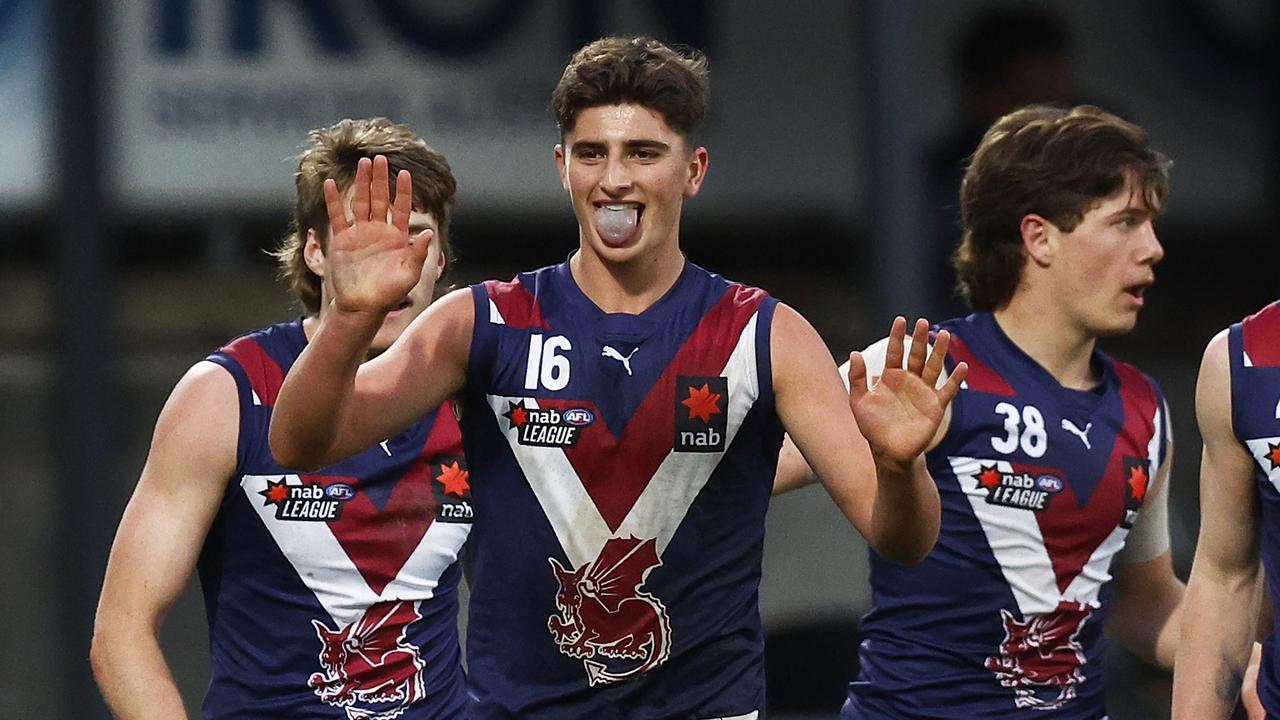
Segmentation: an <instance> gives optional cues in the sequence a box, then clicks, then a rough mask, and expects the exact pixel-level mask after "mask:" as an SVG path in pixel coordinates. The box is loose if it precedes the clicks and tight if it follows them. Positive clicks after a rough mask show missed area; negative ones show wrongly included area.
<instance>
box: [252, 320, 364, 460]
mask: <svg viewBox="0 0 1280 720" xmlns="http://www.w3.org/2000/svg"><path fill="white" fill-rule="evenodd" d="M382 318H383V315H381V314H374V313H348V312H341V311H338V310H337V309H332V308H331V311H330V312H329V313H327V314H326V315H325V317H324V319H323V320H322V321H321V323H320V325H319V327H318V328H317V329H316V332H315V335H314V337H312V339H311V341H310V342H309V343H308V345H307V349H306V350H305V351H304V352H303V353H302V355H301V356H300V357H299V358H298V360H297V362H295V363H294V365H293V368H292V369H290V370H289V374H288V376H287V377H286V378H285V381H284V385H283V386H282V387H281V389H280V396H279V398H277V400H276V405H275V407H274V408H273V411H272V417H271V430H270V443H271V452H272V454H273V455H274V456H275V458H276V462H278V463H280V464H281V465H282V466H284V467H290V468H300V469H315V468H318V467H323V466H325V465H329V464H332V463H333V462H336V461H338V460H340V459H342V458H341V456H340V455H339V454H338V452H337V446H338V444H339V443H338V441H339V438H340V434H341V431H342V428H343V425H344V423H345V422H346V421H347V419H348V415H349V413H350V411H351V409H350V404H351V399H352V396H353V395H354V392H355V376H356V371H357V370H358V369H359V367H360V363H361V362H362V361H363V360H364V358H365V356H366V355H367V353H368V350H369V345H370V343H372V342H373V338H374V336H375V335H376V334H377V332H378V328H379V327H380V326H381V324H382Z"/></svg>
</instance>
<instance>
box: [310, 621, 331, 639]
mask: <svg viewBox="0 0 1280 720" xmlns="http://www.w3.org/2000/svg"><path fill="white" fill-rule="evenodd" d="M311 624H312V625H313V626H314V627H315V629H316V634H317V635H319V636H320V637H322V638H327V637H330V636H332V635H336V634H337V633H335V632H333V631H332V630H330V629H329V628H327V627H325V625H324V623H322V622H320V621H319V620H312V621H311Z"/></svg>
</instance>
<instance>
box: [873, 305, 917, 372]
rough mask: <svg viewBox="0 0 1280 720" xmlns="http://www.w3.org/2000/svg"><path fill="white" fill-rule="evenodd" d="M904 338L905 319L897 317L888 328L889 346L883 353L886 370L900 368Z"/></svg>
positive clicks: (905, 334) (905, 332) (905, 335)
mask: <svg viewBox="0 0 1280 720" xmlns="http://www.w3.org/2000/svg"><path fill="white" fill-rule="evenodd" d="M906 337H907V319H906V318H904V317H902V316H901V315H899V316H898V317H896V318H894V319H893V325H891V326H890V327H889V345H888V346H887V347H886V348H885V351H884V366H885V368H886V369H888V368H900V367H902V352H903V350H902V346H903V340H904V339H905V338H906ZM864 371H865V368H864Z"/></svg>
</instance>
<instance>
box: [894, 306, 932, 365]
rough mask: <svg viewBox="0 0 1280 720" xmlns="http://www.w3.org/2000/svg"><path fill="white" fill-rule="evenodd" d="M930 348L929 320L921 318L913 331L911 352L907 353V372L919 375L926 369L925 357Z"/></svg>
mask: <svg viewBox="0 0 1280 720" xmlns="http://www.w3.org/2000/svg"><path fill="white" fill-rule="evenodd" d="M928 349H929V321H928V320H926V319H924V318H920V319H919V320H916V326H915V329H913V330H912V331H911V352H910V353H909V354H908V355H907V372H909V373H911V374H912V375H919V374H920V373H921V372H922V371H923V370H924V358H925V353H926V352H927V351H928ZM894 367H899V366H897V365H895V366H894Z"/></svg>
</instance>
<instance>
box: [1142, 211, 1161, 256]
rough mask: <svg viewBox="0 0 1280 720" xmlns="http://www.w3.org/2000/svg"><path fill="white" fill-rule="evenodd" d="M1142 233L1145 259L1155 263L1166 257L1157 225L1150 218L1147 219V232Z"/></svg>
mask: <svg viewBox="0 0 1280 720" xmlns="http://www.w3.org/2000/svg"><path fill="white" fill-rule="evenodd" d="M1142 235H1143V239H1144V242H1143V259H1144V260H1147V261H1149V262H1150V263H1151V264H1152V265H1155V264H1156V263H1158V262H1160V261H1161V260H1163V259H1164V245H1162V244H1160V238H1158V237H1156V227H1155V225H1153V224H1152V223H1151V221H1150V220H1148V221H1147V227H1146V232H1144V233H1143V234H1142Z"/></svg>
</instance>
